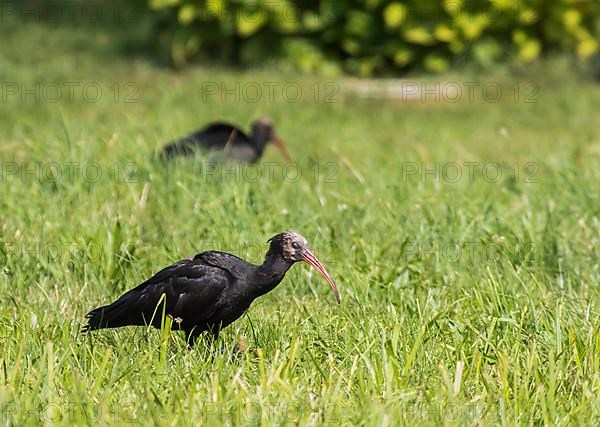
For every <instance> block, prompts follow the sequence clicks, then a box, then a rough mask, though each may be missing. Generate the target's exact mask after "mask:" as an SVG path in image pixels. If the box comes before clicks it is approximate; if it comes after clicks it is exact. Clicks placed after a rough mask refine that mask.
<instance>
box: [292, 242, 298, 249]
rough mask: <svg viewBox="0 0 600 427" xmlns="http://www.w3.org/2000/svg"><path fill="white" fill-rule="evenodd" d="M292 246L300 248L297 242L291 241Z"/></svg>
mask: <svg viewBox="0 0 600 427" xmlns="http://www.w3.org/2000/svg"><path fill="white" fill-rule="evenodd" d="M292 248H294V249H300V243H298V242H292Z"/></svg>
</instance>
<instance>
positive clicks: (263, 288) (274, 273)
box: [254, 252, 293, 296]
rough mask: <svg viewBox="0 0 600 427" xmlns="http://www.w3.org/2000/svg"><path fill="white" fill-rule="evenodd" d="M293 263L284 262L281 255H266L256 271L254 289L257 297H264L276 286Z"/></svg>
mask: <svg viewBox="0 0 600 427" xmlns="http://www.w3.org/2000/svg"><path fill="white" fill-rule="evenodd" d="M292 265H293V262H291V261H287V260H285V259H284V258H283V257H282V256H281V254H276V253H271V252H269V253H267V255H266V256H265V260H264V262H263V263H262V264H261V265H259V266H258V268H257V269H256V273H255V277H254V287H255V289H256V293H257V296H260V295H264V294H266V293H267V292H269V291H271V290H272V289H273V288H275V286H277V285H278V284H279V283H280V282H281V281H282V280H283V277H284V276H285V273H286V272H287V271H288V270H289V269H290V267H291V266H292Z"/></svg>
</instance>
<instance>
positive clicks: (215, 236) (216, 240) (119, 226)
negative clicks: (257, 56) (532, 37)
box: [0, 23, 600, 425]
mask: <svg viewBox="0 0 600 427" xmlns="http://www.w3.org/2000/svg"><path fill="white" fill-rule="evenodd" d="M3 25H5V24H4V23H3ZM5 28H8V29H10V31H6V32H5V33H4V34H3V37H2V38H3V42H2V43H1V47H0V81H1V82H2V85H3V86H2V91H1V95H2V97H3V99H2V102H0V160H1V165H2V169H1V180H2V181H1V184H0V212H1V215H0V264H1V265H0V267H1V268H0V270H1V271H0V298H1V305H0V348H2V352H1V354H0V359H1V363H0V365H1V369H0V404H1V406H0V417H1V420H2V423H3V424H10V425H39V424H40V423H44V424H58V425H72V424H77V425H86V424H99V425H103V424H106V423H111V424H129V423H138V424H140V425H154V424H155V425H200V424H209V425H218V424H226V425H244V424H252V425H258V424H262V425H271V424H285V423H290V424H301V425H305V424H318V423H330V424H332V425H337V424H344V425H398V424H406V425H413V424H424V425H440V424H441V425H444V424H447V425H457V424H460V425H465V424H468V425H472V424H477V425H490V424H497V423H500V424H505V425H513V424H535V425H539V424H544V425H553V424H580V425H581V424H587V425H593V424H596V425H597V424H598V423H600V397H599V396H600V318H599V313H600V287H599V286H600V280H599V279H600V272H599V265H600V263H599V255H600V253H599V242H600V136H599V133H598V129H599V126H600V87H599V86H598V85H597V84H595V83H593V82H591V81H587V80H585V79H583V78H580V77H578V76H577V75H575V74H573V73H571V72H570V71H569V70H568V68H566V67H565V66H564V64H563V63H562V62H561V61H559V60H557V61H551V62H549V63H547V64H541V65H536V66H533V67H531V68H530V69H527V70H517V71H513V72H508V71H502V70H498V71H497V72H495V73H491V74H490V73H486V74H481V73H480V74H478V73H475V72H473V71H464V72H461V73H455V74H447V75H441V76H430V77H427V78H426V79H425V80H424V79H423V78H420V77H418V76H413V77H410V76H409V77H407V78H406V80H405V82H409V83H411V84H415V83H416V84H418V85H421V83H423V82H425V83H423V84H425V88H426V89H427V88H429V89H431V88H432V87H434V88H435V84H436V82H437V83H439V84H440V86H439V87H441V88H451V89H452V91H450V92H448V93H447V95H448V94H456V89H457V88H460V89H461V90H463V93H462V95H460V96H456V97H455V99H454V98H453V99H452V100H449V99H448V97H449V96H450V95H448V96H447V97H445V98H443V99H440V100H439V102H436V99H435V96H434V95H431V94H430V95H428V96H426V97H425V98H424V99H421V98H418V99H410V100H409V99H402V97H400V98H388V99H378V98H373V97H368V96H367V97H365V96H361V95H360V94H359V93H358V92H356V91H355V90H353V88H354V87H355V83H356V82H353V81H351V80H349V79H341V78H337V79H331V78H329V79H319V78H315V77H311V76H306V75H305V76H299V75H296V74H294V73H292V72H281V71H276V70H270V69H269V68H268V67H265V68H264V69H262V70H254V71H251V72H250V71H243V70H237V71H236V70H231V69H226V68H219V67H216V66H213V65H210V64H205V65H203V64H199V65H196V66H193V67H190V68H188V69H186V70H184V71H181V72H175V71H173V70H171V69H168V68H163V67H160V66H159V65H157V64H155V63H153V62H152V61H151V60H149V59H147V58H145V57H143V56H140V55H134V54H124V53H123V52H122V51H120V50H119V49H117V48H116V47H115V44H114V40H113V38H112V37H114V36H111V35H109V34H108V33H106V32H104V31H102V29H101V28H81V27H80V28H75V29H68V28H66V27H64V26H48V25H44V24H41V23H28V24H26V25H23V26H12V27H11V26H10V25H9V26H7V27H5ZM413 87H414V85H406V86H405V88H413ZM468 88H472V91H473V92H472V93H473V97H472V98H471V97H469V96H467V89H468ZM483 88H485V92H484V89H483ZM498 88H500V90H501V91H502V96H500V97H498V96H497V95H496V94H495V93H494V91H495V90H496V91H497V90H498ZM411 90H412V89H411ZM451 101H452V102H451ZM262 115H268V116H270V117H272V118H273V120H274V121H275V123H276V125H277V129H278V131H279V133H280V134H281V135H282V136H283V137H284V139H285V141H286V143H287V146H288V149H289V151H290V153H291V154H292V156H293V158H294V163H293V164H292V165H287V164H286V163H285V162H284V161H283V159H282V158H281V157H280V156H279V153H278V152H277V151H276V150H275V149H274V148H273V147H270V148H269V149H268V150H267V153H266V155H265V157H264V158H263V159H262V160H261V163H259V164H258V165H256V166H252V167H242V166H235V165H228V166H223V167H219V168H210V167H209V166H208V165H207V163H205V162H203V161H202V159H200V158H199V159H198V160H197V161H195V162H179V163H176V164H174V165H164V164H162V163H161V162H159V161H157V160H156V159H155V158H154V154H155V153H156V151H157V150H158V149H159V148H160V147H161V145H162V144H163V143H164V142H166V141H169V140H171V139H173V138H175V137H177V136H179V135H182V134H185V133H187V132H189V131H191V130H194V129H196V128H198V127H200V126H201V125H202V124H204V123H206V122H209V121H211V120H219V119H226V120H228V121H232V122H234V123H239V124H240V125H243V126H244V127H245V128H248V126H249V123H250V121H251V120H252V119H254V118H256V117H259V116H262ZM289 229H293V230H297V231H299V232H301V233H302V234H303V235H304V236H305V237H306V238H307V239H308V241H309V242H310V243H311V244H312V247H313V248H314V252H315V253H316V254H317V256H319V257H320V258H321V261H322V262H323V264H324V265H325V266H326V267H327V268H328V270H329V271H330V273H331V274H332V275H333V276H334V277H335V279H336V281H337V283H338V287H339V288H340V292H341V295H342V304H341V305H337V304H336V303H335V299H334V297H333V295H332V294H331V292H330V290H329V287H328V286H327V284H326V282H325V281H324V280H323V279H322V278H321V277H320V276H318V275H317V274H315V273H312V272H311V270H310V269H309V267H308V266H306V265H296V266H294V267H293V268H292V269H291V270H290V272H289V273H288V274H287V275H286V278H285V279H284V281H283V282H282V284H281V285H280V286H279V287H278V288H276V289H275V290H274V291H273V292H271V293H269V294H268V295H266V296H264V297H262V298H261V299H259V300H257V301H256V302H255V303H254V304H253V305H252V307H251V308H250V310H249V311H248V313H247V315H245V316H244V317H243V318H241V319H240V320H239V321H237V322H235V323H234V324H233V325H232V326H230V327H229V328H227V329H226V330H225V331H224V332H223V333H222V334H221V337H220V339H219V342H218V343H217V345H216V346H214V347H213V348H209V347H208V346H207V343H204V342H200V343H199V345H198V346H197V347H196V348H195V349H194V350H192V351H188V350H187V349H186V344H185V340H184V338H183V336H182V335H180V334H179V333H177V332H171V333H169V332H168V331H158V330H146V329H145V328H125V329H120V330H108V331H99V332H96V333H93V334H91V335H81V334H80V333H79V330H80V328H81V326H82V324H83V315H84V314H85V313H86V312H87V311H89V310H90V309H92V308H94V307H97V306H99V305H102V304H105V303H108V302H110V301H112V300H113V299H115V298H116V297H118V296H119V295H120V294H121V293H122V292H124V291H126V290H127V289H129V288H132V287H133V286H135V285H137V284H138V283H140V282H141V281H143V280H144V279H146V278H148V277H149V276H150V275H152V274H153V273H155V272H156V271H158V270H159V269H161V268H162V267H165V266H167V265H169V264H170V263H172V262H174V261H176V260H178V259H181V258H184V257H187V256H190V255H192V254H195V253H197V252H201V251H203V250H207V249H219V250H225V251H228V252H232V253H235V254H236V255H238V256H241V257H243V258H246V259H248V260H250V261H252V262H256V263H259V262H261V259H262V256H263V254H264V252H265V251H266V249H267V244H266V240H267V239H268V238H269V237H271V236H272V235H274V234H276V233H279V232H281V231H285V230H289ZM240 340H243V341H244V342H245V347H246V350H245V351H244V352H243V353H236V352H234V346H235V344H236V343H238V342H239V341H240Z"/></svg>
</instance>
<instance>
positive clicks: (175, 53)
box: [148, 0, 600, 76]
mask: <svg viewBox="0 0 600 427" xmlns="http://www.w3.org/2000/svg"><path fill="white" fill-rule="evenodd" d="M148 4H149V6H150V8H151V9H152V10H153V11H155V12H156V13H157V17H158V18H159V19H158V20H159V22H160V26H159V28H160V29H159V32H158V34H159V36H160V38H161V43H162V46H163V47H164V48H167V49H169V50H170V54H171V57H172V59H173V61H174V62H175V63H176V64H177V65H180V66H181V65H184V64H185V63H186V62H188V61H189V60H190V59H192V58H195V59H200V60H202V59H203V60H214V59H215V58H217V59H219V60H226V61H228V62H229V61H232V62H237V63H240V64H244V65H255V64H256V63H261V62H263V61H265V60H266V59H281V58H284V59H285V62H286V63H287V64H292V65H293V66H294V67H296V68H298V69H300V70H302V71H313V72H314V71H316V72H319V73H324V74H333V73H336V72H340V71H342V70H344V71H348V72H351V73H353V74H358V75H363V76H366V75H372V74H380V73H385V72H398V71H406V70H407V69H410V68H412V67H415V66H416V67H419V68H424V69H426V70H428V71H433V72H440V71H444V70H446V69H447V68H448V67H450V66H451V65H452V64H453V63H456V62H460V61H464V60H469V61H475V62H477V63H479V64H481V65H483V66H490V65H493V64H495V63H496V62H498V61H504V60H510V61H518V62H523V63H527V62H530V61H533V60H535V59H537V58H539V57H540V56H541V55H543V54H545V53H548V52H551V51H566V52H573V53H574V54H575V55H576V56H577V57H578V58H580V59H582V60H587V59H589V58H591V57H592V56H593V55H594V54H596V53H597V52H598V47H599V46H598V40H599V32H598V27H599V24H598V22H599V19H598V18H599V16H600V11H599V10H600V7H599V4H598V1H596V0H555V1H543V0H484V1H479V0H414V1H411V0H408V1H382V0H341V1H334V0H326V1H321V2H319V1H293V0H252V1H248V0H149V3H148Z"/></svg>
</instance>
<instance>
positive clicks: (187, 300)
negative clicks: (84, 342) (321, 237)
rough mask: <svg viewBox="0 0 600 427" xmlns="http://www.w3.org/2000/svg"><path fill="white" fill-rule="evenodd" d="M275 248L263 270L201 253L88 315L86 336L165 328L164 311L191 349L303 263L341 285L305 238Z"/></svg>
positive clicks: (291, 235) (278, 242)
mask: <svg viewBox="0 0 600 427" xmlns="http://www.w3.org/2000/svg"><path fill="white" fill-rule="evenodd" d="M269 242H270V247H269V250H268V252H267V254H266V256H265V260H264V262H263V263H262V264H261V265H254V264H250V263H248V262H246V261H244V260H243V259H241V258H238V257H236V256H235V255H231V254H228V253H225V252H218V251H208V252H202V253H200V254H198V255H196V256H194V257H193V258H189V259H185V260H182V261H179V262H176V263H175V264H173V265H171V266H169V267H167V268H165V269H163V270H161V271H159V272H158V273H156V274H155V275H154V276H153V277H151V278H150V279H148V280H146V281H145V282H144V283H142V284H141V285H139V286H137V287H136V288H134V289H132V290H130V291H129V292H127V293H125V294H124V295H122V296H121V297H120V298H119V299H117V300H116V301H115V302H113V303H112V304H110V305H106V306H103V307H99V308H96V309H94V310H92V311H90V312H89V313H88V314H86V315H85V317H86V318H87V319H88V320H87V322H88V323H87V325H85V326H84V328H83V331H84V332H87V331H90V330H95V329H103V328H118V327H121V326H130V325H138V326H144V325H152V326H154V327H156V328H160V327H161V323H162V313H163V310H164V311H165V312H166V314H167V315H169V316H171V317H172V318H173V328H176V329H180V330H183V331H185V333H186V338H187V341H188V344H189V345H190V346H191V345H193V344H194V342H195V341H196V339H197V338H198V336H199V335H200V334H201V333H203V332H206V331H208V332H210V333H211V334H212V335H213V336H215V337H216V336H217V335H218V334H219V331H220V330H221V329H222V328H224V327H226V326H227V325H229V324H230V323H232V322H233V321H235V320H236V319H238V318H239V317H240V316H242V314H244V312H245V311H246V310H247V309H248V307H250V304H251V303H252V301H254V300H255V299H256V298H258V297H260V296H261V295H264V294H266V293H267V292H269V291H271V290H273V289H274V288H275V287H276V286H277V285H278V284H279V283H280V282H281V280H282V279H283V277H284V275H285V273H286V272H287V271H288V269H289V268H290V267H291V266H292V265H293V264H294V263H296V262H298V261H304V262H306V263H308V264H310V265H311V266H313V267H314V268H315V269H317V270H318V271H319V272H320V273H321V275H323V277H324V278H325V279H326V280H327V282H328V283H329V285H330V286H331V288H332V290H333V292H334V293H335V296H336V299H337V301H338V303H339V302H340V297H339V293H338V291H337V288H336V285H335V283H334V281H333V279H332V278H331V276H330V275H329V273H327V271H326V270H325V268H324V267H323V266H322V265H321V263H320V262H319V260H318V259H317V258H316V257H315V256H314V255H313V254H312V252H311V251H310V249H309V247H308V243H307V242H306V240H305V239H304V237H302V236H301V235H300V234H298V233H295V232H286V233H281V234H278V235H276V236H274V237H272V238H271V239H269Z"/></svg>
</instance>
